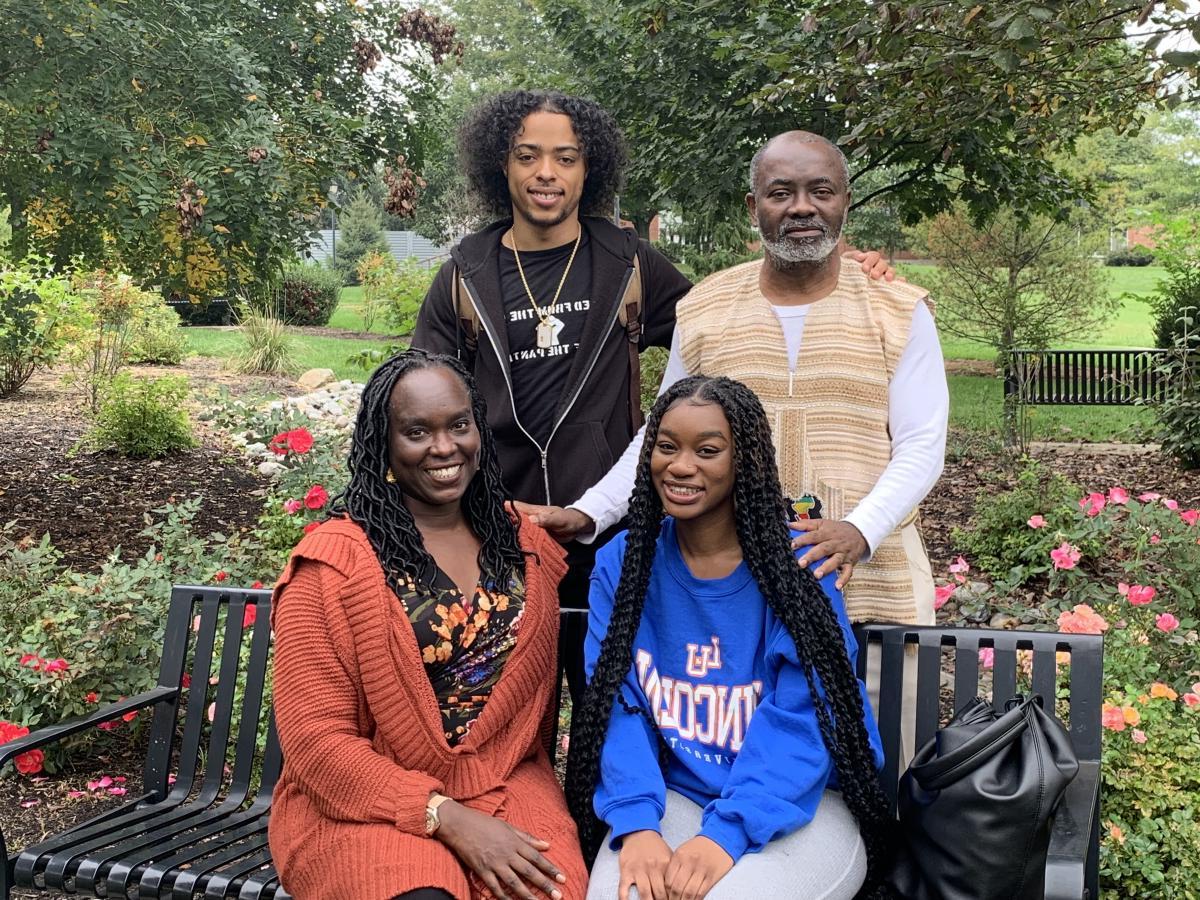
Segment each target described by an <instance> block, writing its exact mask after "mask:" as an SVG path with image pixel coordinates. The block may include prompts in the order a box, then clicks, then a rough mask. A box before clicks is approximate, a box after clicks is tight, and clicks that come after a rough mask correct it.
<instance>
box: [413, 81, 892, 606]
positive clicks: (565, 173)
mask: <svg viewBox="0 0 1200 900" xmlns="http://www.w3.org/2000/svg"><path fill="white" fill-rule="evenodd" d="M458 144H459V155H460V158H461V161H462V164H463V166H464V169H465V171H466V175H467V179H468V181H469V183H470V185H471V188H472V190H473V191H474V192H475V194H476V195H477V196H478V198H479V199H480V201H481V202H482V204H483V205H484V207H485V208H486V210H487V212H488V213H489V214H490V215H492V216H494V217H495V218H496V221H495V222H493V224H491V225H489V226H488V227H486V228H484V229H483V230H482V231H478V232H475V233H474V234H469V235H467V236H466V237H465V238H463V239H462V241H461V242H460V243H459V244H458V245H457V246H456V247H455V248H454V249H453V250H452V251H451V258H450V260H449V261H448V262H447V263H446V264H445V265H443V266H442V268H441V270H440V271H439V272H438V274H437V277H436V278H435V279H434V282H433V284H432V286H431V287H430V289H429V293H428V294H427V295H426V297H425V301H424V303H423V304H422V306H421V311H420V313H419V315H418V317H417V326H416V330H415V332H414V333H413V341H412V345H413V346H414V347H420V348H423V349H426V350H430V351H433V352H437V353H447V354H452V355H457V356H458V357H459V358H460V359H462V360H463V361H464V362H465V363H467V365H468V367H469V368H471V369H472V372H473V374H474V376H475V378H476V379H477V380H478V382H479V386H480V389H481V391H482V392H483V393H484V395H485V398H486V400H487V406H488V424H489V425H490V426H491V428H492V430H493V431H494V432H495V435H496V444H497V449H498V450H499V454H500V465H501V468H502V470H503V472H504V479H505V482H506V484H507V486H508V488H509V489H510V490H511V491H512V493H513V496H514V497H515V498H516V499H517V500H518V501H521V502H523V503H528V504H537V505H546V506H562V505H565V504H566V503H569V502H571V501H572V500H575V499H576V498H577V497H579V496H580V495H581V494H582V493H583V492H584V491H585V490H586V489H587V488H589V487H590V486H591V485H593V484H594V483H595V482H597V481H599V480H600V478H601V477H602V476H604V474H605V473H606V472H608V471H609V469H610V468H611V467H612V465H613V463H614V462H615V461H616V460H617V459H618V458H620V456H621V453H622V452H623V451H624V450H625V448H626V447H627V446H628V444H629V442H630V440H631V439H632V438H633V435H634V433H635V432H636V430H637V427H638V425H639V424H640V419H641V415H640V412H641V411H640V409H639V404H638V396H639V392H638V390H637V381H636V372H637V370H636V358H637V354H636V353H631V352H630V344H631V342H634V343H635V347H636V350H637V351H639V352H640V351H641V350H644V349H646V348H647V347H669V346H670V345H671V335H672V333H673V331H674V327H675V305H676V302H677V301H678V300H679V299H680V298H681V297H682V296H683V295H684V294H686V293H687V291H688V290H689V289H690V288H691V284H690V283H689V281H688V280H687V278H685V277H684V276H683V275H682V274H680V272H679V271H678V270H676V269H675V267H674V266H673V265H672V264H671V263H670V262H669V261H668V260H667V259H666V257H664V256H663V255H662V254H661V253H659V252H658V251H657V250H655V249H654V248H653V247H652V246H651V245H650V244H649V243H648V242H647V241H645V240H640V239H639V238H638V237H637V235H636V234H635V233H634V232H633V231H632V230H630V229H625V228H621V227H619V226H617V225H615V224H613V223H612V222H611V221H609V220H608V219H607V218H605V217H606V216H608V215H609V214H610V213H611V211H612V209H613V200H614V198H615V196H616V194H617V191H618V189H619V187H620V183H621V175H622V169H623V168H624V165H625V162H626V153H625V146H624V142H623V139H622V136H621V132H620V130H619V129H618V128H617V125H616V123H615V122H614V121H613V119H612V117H611V116H610V115H609V114H608V113H607V112H605V111H604V110H603V109H602V108H601V107H600V106H598V105H597V104H596V103H594V102H592V101H590V100H585V99H582V98H579V97H572V96H568V95H565V94H561V93H558V92H554V91H525V90H519V91H508V92H505V93H502V94H498V95H496V96H495V97H492V98H491V99H488V100H486V101H484V102H483V103H482V104H481V105H480V106H478V107H477V108H476V109H475V110H474V111H473V112H472V114H471V115H470V116H468V118H467V120H466V121H465V122H464V123H463V126H462V128H461V130H460V132H459V139H458ZM859 258H860V259H863V267H864V269H865V270H872V272H873V274H874V273H881V272H883V271H885V270H886V267H879V266H877V265H875V264H876V263H878V260H879V256H878V254H874V253H872V254H869V255H868V256H867V257H865V258H863V257H859ZM635 260H636V267H635ZM872 266H875V268H874V269H872ZM635 275H636V276H637V281H636V282H634V283H633V287H634V288H635V293H640V301H639V302H637V303H636V304H635V305H632V306H631V301H632V297H633V295H632V294H631V293H629V289H630V286H631V282H632V280H633V279H634V277H635ZM876 277H878V275H876ZM637 289H640V290H637ZM622 307H625V309H624V310H622ZM630 312H632V313H633V314H632V316H631V315H630ZM615 530H616V527H615V526H614V527H613V528H609V529H606V530H605V532H604V534H602V535H600V536H598V538H597V539H596V542H595V543H594V544H591V545H584V544H581V543H579V542H576V541H574V540H567V541H566V543H567V561H568V563H569V565H570V570H569V572H568V574H567V576H566V577H565V578H564V579H563V581H562V584H561V586H560V590H559V596H560V598H561V599H562V601H563V605H564V606H576V607H578V606H583V605H586V603H587V593H588V576H589V574H590V572H591V567H592V561H593V559H594V556H595V550H596V548H597V547H598V546H600V545H601V544H603V543H604V541H605V540H606V539H607V538H608V537H609V536H610V535H611V534H612V533H614V532H615ZM562 537H563V538H564V540H566V536H565V535H563V536H562Z"/></svg>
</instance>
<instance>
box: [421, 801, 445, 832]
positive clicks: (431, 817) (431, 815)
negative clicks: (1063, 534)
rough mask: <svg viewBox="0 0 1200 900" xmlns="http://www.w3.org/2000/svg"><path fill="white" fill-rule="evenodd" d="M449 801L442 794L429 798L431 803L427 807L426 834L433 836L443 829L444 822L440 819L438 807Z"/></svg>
mask: <svg viewBox="0 0 1200 900" xmlns="http://www.w3.org/2000/svg"><path fill="white" fill-rule="evenodd" d="M449 799H450V798H449V797H443V796H442V795H441V794H432V795H431V796H430V797H429V803H428V804H426V806H425V834H427V835H430V836H432V835H433V834H434V833H435V832H436V831H437V830H438V829H439V828H440V827H441V825H442V820H441V819H439V818H438V807H439V806H441V805H442V804H443V803H445V802H446V801H447V800H449Z"/></svg>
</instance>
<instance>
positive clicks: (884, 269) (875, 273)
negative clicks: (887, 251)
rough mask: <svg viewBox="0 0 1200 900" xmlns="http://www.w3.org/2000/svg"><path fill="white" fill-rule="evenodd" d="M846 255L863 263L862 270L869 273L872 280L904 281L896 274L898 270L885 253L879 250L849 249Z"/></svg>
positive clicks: (868, 275)
mask: <svg viewBox="0 0 1200 900" xmlns="http://www.w3.org/2000/svg"><path fill="white" fill-rule="evenodd" d="M846 256H848V257H850V258H851V259H852V260H854V261H855V262H857V263H861V264H862V270H863V271H864V272H866V273H867V277H868V278H870V279H871V280H872V281H879V280H880V279H881V278H882V279H883V280H884V281H903V280H904V279H903V278H899V277H897V275H896V270H895V269H893V268H892V267H891V265H890V264H889V263H888V261H887V260H886V259H884V258H883V254H882V253H880V252H879V251H878V250H868V251H867V252H866V253H863V252H862V251H861V250H847V251H846Z"/></svg>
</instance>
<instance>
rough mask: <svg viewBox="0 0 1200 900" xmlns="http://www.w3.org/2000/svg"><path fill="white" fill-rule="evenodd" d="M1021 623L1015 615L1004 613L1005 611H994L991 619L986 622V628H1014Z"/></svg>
mask: <svg viewBox="0 0 1200 900" xmlns="http://www.w3.org/2000/svg"><path fill="white" fill-rule="evenodd" d="M1020 624H1021V620H1020V619H1018V618H1016V617H1015V616H1010V615H1006V614H1005V613H996V614H995V615H994V616H992V620H991V621H990V622H988V628H1004V629H1011V628H1016V627H1017V626H1018V625H1020Z"/></svg>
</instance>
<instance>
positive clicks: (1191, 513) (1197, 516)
mask: <svg viewBox="0 0 1200 900" xmlns="http://www.w3.org/2000/svg"><path fill="white" fill-rule="evenodd" d="M1179 518H1181V519H1183V521H1184V522H1186V523H1187V524H1188V525H1195V524H1196V523H1197V522H1200V509H1185V510H1184V511H1183V512H1181V513H1180V514H1179Z"/></svg>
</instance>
